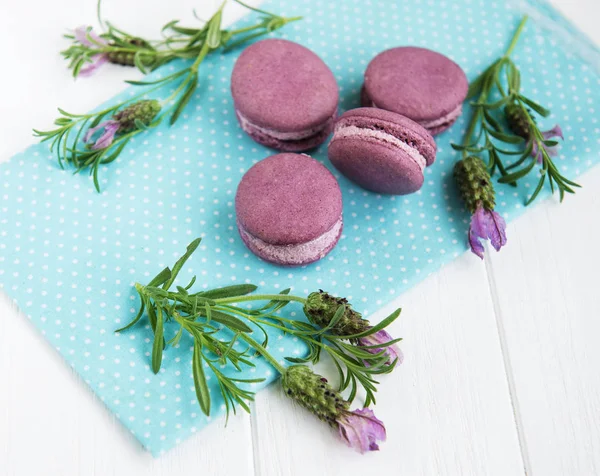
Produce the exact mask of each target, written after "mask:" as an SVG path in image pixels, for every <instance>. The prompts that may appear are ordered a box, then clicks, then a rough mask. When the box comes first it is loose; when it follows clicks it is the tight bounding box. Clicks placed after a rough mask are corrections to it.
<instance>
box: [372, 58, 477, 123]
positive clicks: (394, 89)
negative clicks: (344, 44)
mask: <svg viewBox="0 0 600 476" xmlns="http://www.w3.org/2000/svg"><path fill="white" fill-rule="evenodd" d="M468 88H469V83H468V80H467V78H466V76H465V73H464V72H463V70H462V69H461V68H460V66H458V65H457V64H456V63H455V62H453V61H452V60H450V59H449V58H447V57H446V56H444V55H442V54H440V53H437V52H435V51H431V50H428V49H425V48H417V47H398V48H392V49H389V50H386V51H384V52H382V53H380V54H379V55H377V56H376V57H375V58H374V59H373V60H372V61H371V62H370V63H369V65H368V67H367V70H366V72H365V81H364V91H363V92H362V95H361V96H362V98H361V99H362V101H363V104H366V103H372V104H374V105H375V106H376V107H378V108H381V109H386V110H389V111H393V112H397V113H399V114H403V115H405V116H407V117H409V118H410V119H412V120H414V121H417V122H422V121H431V120H435V119H438V118H440V117H443V116H445V115H447V114H449V113H450V112H451V111H453V110H454V109H456V107H457V106H459V105H460V104H461V103H462V102H463V101H464V100H465V98H466V95H467V91H468ZM369 105H371V104H369Z"/></svg>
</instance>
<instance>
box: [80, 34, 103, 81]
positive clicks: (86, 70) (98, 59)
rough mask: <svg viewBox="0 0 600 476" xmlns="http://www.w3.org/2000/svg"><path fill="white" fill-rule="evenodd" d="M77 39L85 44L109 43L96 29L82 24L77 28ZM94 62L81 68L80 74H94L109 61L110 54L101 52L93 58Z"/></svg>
mask: <svg viewBox="0 0 600 476" xmlns="http://www.w3.org/2000/svg"><path fill="white" fill-rule="evenodd" d="M75 40H77V41H78V42H79V43H81V44H82V45H84V46H88V47H94V46H95V47H98V46H103V45H107V44H108V42H107V41H106V40H105V39H103V38H101V37H100V36H98V35H97V34H96V33H94V31H93V30H92V29H91V28H89V27H86V26H80V27H79V28H76V29H75ZM91 60H92V62H91V63H90V64H89V65H87V66H85V67H83V68H81V69H80V70H79V75H80V76H90V75H92V74H93V73H94V72H95V71H96V70H97V69H98V68H99V67H100V66H102V65H103V64H104V63H106V62H107V61H108V55H107V54H106V53H99V54H96V55H94V56H92V58H91Z"/></svg>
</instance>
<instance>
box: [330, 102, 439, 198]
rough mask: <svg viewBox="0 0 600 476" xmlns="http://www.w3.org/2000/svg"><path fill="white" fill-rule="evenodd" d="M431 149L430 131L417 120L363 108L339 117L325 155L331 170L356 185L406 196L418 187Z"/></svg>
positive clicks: (433, 147)
mask: <svg viewBox="0 0 600 476" xmlns="http://www.w3.org/2000/svg"><path fill="white" fill-rule="evenodd" d="M436 150H437V148H436V145H435V141H434V140H433V137H432V136H431V134H430V133H429V132H428V131H427V130H426V129H425V128H424V127H422V126H420V125H419V124H417V123H416V122H414V121H412V120H410V119H408V118H407V117H404V116H402V115H400V114H396V113H394V112H390V111H386V110H383V109H375V108H372V107H363V108H359V109H353V110H351V111H348V112H346V113H344V114H342V116H340V118H339V119H338V121H337V123H336V125H335V130H334V133H333V138H332V139H331V142H330V144H329V149H328V154H329V160H331V163H332V164H333V165H334V166H335V168H337V169H338V170H339V171H340V172H341V173H342V174H344V175H345V176H346V177H348V178H349V179H350V180H352V181H353V182H355V183H357V184H358V185H360V186H361V187H363V188H366V189H367V190H371V191H373V192H377V193H385V194H391V195H406V194H409V193H413V192H416V191H417V190H419V189H420V188H421V186H422V185H423V181H424V176H423V171H424V169H425V167H428V166H429V165H431V164H432V163H433V161H434V160H435V154H436Z"/></svg>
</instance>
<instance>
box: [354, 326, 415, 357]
mask: <svg viewBox="0 0 600 476" xmlns="http://www.w3.org/2000/svg"><path fill="white" fill-rule="evenodd" d="M391 340H393V338H392V336H391V335H389V334H388V333H387V332H386V331H385V330H384V329H381V330H380V331H377V332H376V333H374V334H371V335H368V336H366V337H361V338H360V339H358V345H362V346H367V347H371V346H376V345H381V344H387V343H388V342H389V341H391ZM365 350H366V351H367V352H370V353H371V354H378V353H379V352H381V351H382V350H383V351H385V355H386V356H387V358H388V360H387V362H386V363H387V365H390V364H391V363H392V362H394V361H395V360H396V359H398V363H399V364H401V363H402V361H403V360H404V355H403V354H402V351H401V350H400V349H399V348H398V346H397V345H396V344H392V345H389V346H387V347H372V348H370V349H365Z"/></svg>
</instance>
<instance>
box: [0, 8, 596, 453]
mask: <svg viewBox="0 0 600 476" xmlns="http://www.w3.org/2000/svg"><path fill="white" fill-rule="evenodd" d="M267 6H268V8H269V9H270V10H272V11H276V12H285V14H287V15H290V16H292V15H303V16H304V17H305V18H304V20H302V21H301V22H298V23H294V24H291V25H289V26H287V27H286V28H285V29H283V30H280V31H278V32H276V33H274V35H275V36H280V37H284V38H287V39H289V40H293V41H297V42H299V43H301V44H303V45H305V46H307V47H309V48H311V49H313V50H314V51H315V52H316V53H318V54H319V55H320V56H321V57H322V58H323V60H324V61H325V62H326V63H327V64H328V65H329V66H330V67H331V69H332V70H333V72H334V74H335V76H336V78H337V80H338V82H339V86H340V94H341V98H342V103H341V109H342V110H346V109H350V108H353V107H356V106H358V105H359V92H360V87H361V83H362V75H363V72H364V70H365V68H366V66H367V64H368V62H369V61H370V60H371V58H373V56H374V55H375V54H376V53H378V52H380V51H382V50H384V49H386V48H390V47H393V46H397V45H408V44H411V45H420V46H424V47H429V48H432V49H435V50H438V51H440V52H442V53H444V54H446V55H448V56H450V57H451V58H452V59H454V60H455V61H457V62H458V63H459V64H460V65H461V66H462V67H463V68H464V69H465V71H466V72H467V74H468V76H469V78H473V77H474V76H475V75H476V74H478V73H479V72H480V71H482V69H483V68H484V67H485V66H486V65H488V64H489V63H490V62H491V61H492V60H493V59H494V58H496V57H498V56H499V55H501V54H502V52H503V51H504V48H505V46H506V45H507V43H508V41H509V37H510V36H511V35H512V33H513V31H514V29H515V27H516V25H517V23H518V21H519V18H520V16H521V14H522V12H523V11H524V10H525V9H526V10H528V11H529V12H530V13H532V14H535V15H537V17H535V16H534V21H532V22H531V23H530V24H529V25H528V27H527V29H526V31H525V34H524V36H523V37H522V41H521V42H520V44H519V46H518V48H517V50H516V52H515V55H514V58H515V60H516V61H517V62H518V64H519V65H520V67H521V68H522V72H523V89H524V92H525V93H526V94H528V95H530V96H531V97H533V98H534V99H538V100H540V101H541V102H542V103H543V104H545V105H547V106H549V107H550V108H551V109H552V111H553V116H552V117H550V118H548V119H544V120H543V122H542V126H543V127H544V128H548V129H549V128H551V127H552V126H554V124H555V123H559V124H561V126H562V128H563V130H564V132H565V136H566V137H565V138H566V141H565V143H564V145H562V148H561V153H560V156H559V158H558V159H557V160H558V166H559V168H560V170H561V171H562V172H563V173H565V174H566V175H567V176H570V177H575V178H576V177H577V176H578V175H579V174H581V173H582V172H583V171H585V170H586V169H588V168H589V167H591V166H592V165H594V164H595V163H597V162H598V161H599V159H600V157H599V151H600V124H599V123H598V118H599V117H600V116H599V114H598V111H599V109H600V87H599V86H600V80H599V76H598V71H599V69H600V68H599V66H598V65H599V64H600V62H599V60H598V57H599V55H598V53H597V52H596V51H594V49H593V47H592V46H590V45H589V44H587V43H586V42H585V40H584V39H582V38H580V37H579V35H578V34H575V33H573V32H572V31H571V32H570V31H569V30H570V27H569V26H568V25H566V24H565V23H564V21H563V20H562V19H560V17H558V16H556V14H555V13H554V12H553V11H552V10H548V9H547V7H546V6H545V5H544V4H541V3H540V4H538V3H537V2H528V3H523V4H519V5H516V6H515V5H513V6H509V5H506V4H505V3H504V2H501V1H497V2H492V1H488V0H460V1H458V0H457V1H452V2H450V1H444V0H410V1H409V0H406V1H398V2H388V1H376V0H371V1H368V0H344V1H336V2H322V1H320V0H298V1H295V2H287V1H286V2H283V1H281V2H279V1H271V2H268V3H267ZM549 14H550V15H549ZM550 17H553V18H550ZM254 21H256V16H255V15H250V16H249V17H247V18H246V19H244V20H243V21H242V23H250V22H254ZM583 52H587V56H585V58H586V59H585V60H584V59H583V57H584V55H583ZM239 53H240V50H236V51H233V52H230V53H227V54H225V55H215V56H213V57H210V58H209V59H207V60H206V61H205V63H204V64H203V66H202V70H201V72H202V79H201V81H200V84H199V86H198V89H197V92H196V95H195V98H194V100H193V101H192V103H191V104H190V106H188V108H187V110H186V113H185V114H184V115H183V117H182V118H181V119H180V121H179V122H178V123H177V124H176V125H175V126H174V127H171V128H168V127H167V126H166V125H165V126H163V127H160V128H159V129H158V130H155V131H152V132H149V133H145V134H143V135H141V136H139V137H138V138H137V139H135V140H134V141H132V142H131V143H130V145H129V146H128V147H127V149H125V150H124V151H123V153H122V154H121V157H120V158H119V159H118V160H117V161H116V162H115V163H113V164H112V165H111V166H110V167H105V168H104V169H103V170H102V173H101V178H102V188H103V192H102V194H97V193H96V192H95V191H94V187H93V184H92V181H91V179H90V178H89V177H88V176H87V175H85V174H83V175H75V176H73V175H72V171H71V170H64V171H63V170H61V169H60V168H59V167H58V166H57V165H56V163H55V158H54V157H53V156H52V154H50V153H49V152H48V150H47V147H46V146H45V145H35V146H33V147H31V148H29V149H28V150H26V151H25V152H23V153H21V154H19V155H17V156H15V157H14V158H12V159H11V160H10V161H9V162H8V163H5V164H2V165H0V198H1V201H0V286H1V287H2V289H3V291H4V292H5V293H7V294H8V295H9V296H11V297H12V298H14V299H15V301H16V302H17V303H18V305H19V307H20V309H21V310H22V311H23V312H24V313H25V314H26V315H27V317H28V318H29V319H30V320H31V321H32V322H33V323H34V324H35V325H36V326H37V327H38V328H39V329H40V330H41V332H42V333H43V334H44V335H45V337H46V338H47V339H48V341H50V342H51V344H52V345H53V346H54V347H56V349H57V350H58V351H59V352H60V353H61V354H62V355H63V356H64V358H65V359H66V360H67V361H68V362H69V364H70V365H71V366H72V367H73V368H74V369H75V370H76V371H77V372H78V373H79V374H80V375H81V376H82V378H83V379H84V380H85V382H86V383H88V384H89V385H90V387H92V389H93V390H94V391H95V392H96V393H97V394H98V395H99V397H100V398H101V399H102V401H103V402H104V403H105V404H106V405H107V406H108V407H109V408H110V409H111V410H112V411H113V412H115V414H116V415H117V416H118V418H119V419H120V420H121V421H122V422H123V424H124V425H126V426H127V427H128V428H129V429H130V430H131V432H132V433H133V434H134V435H135V436H136V437H137V438H138V439H139V440H140V441H141V443H142V444H143V445H144V446H145V447H146V448H148V449H149V450H150V451H152V453H154V454H160V453H161V452H163V451H165V450H166V449H168V448H171V447H173V446H174V445H175V444H176V443H178V442H179V441H181V440H183V439H185V438H187V437H188V436H190V435H191V434H193V433H195V432H196V431H198V430H200V429H201V428H202V427H203V426H205V425H207V424H208V423H209V421H210V420H211V418H206V417H205V416H204V415H203V414H202V412H201V411H200V409H199V407H198V405H197V403H196V397H195V393H194V386H193V381H192V375H191V351H190V345H191V342H190V341H189V340H185V339H184V340H182V341H181V343H180V345H179V346H178V348H169V349H168V350H167V351H166V352H165V353H164V361H163V367H162V370H161V371H160V373H159V374H158V375H154V374H153V373H152V372H151V370H150V367H149V362H150V350H151V331H150V329H149V328H148V327H147V326H146V327H144V325H139V326H138V327H136V328H135V329H133V330H131V331H128V332H125V333H122V334H116V333H115V332H114V330H115V329H116V328H118V327H120V326H122V325H123V324H124V323H126V322H128V321H129V320H130V319H131V318H132V316H133V315H134V313H135V310H136V307H137V305H138V301H137V297H136V295H135V292H134V290H133V288H132V286H133V284H134V282H135V281H140V282H142V283H144V282H148V281H149V279H150V278H151V277H152V276H154V275H155V274H156V273H157V272H158V271H160V270H161V269H162V268H163V267H164V266H167V265H171V264H172V263H173V262H174V261H175V260H176V258H177V257H178V256H180V254H181V253H182V252H183V251H184V250H185V247H186V245H187V244H188V243H189V242H190V241H192V239H193V238H195V237H197V236H203V237H204V241H203V242H202V245H201V247H200V249H199V250H198V251H197V253H196V254H195V255H194V256H193V258H192V259H191V260H190V261H189V262H188V264H187V265H186V266H185V268H184V269H183V270H182V273H181V275H180V282H187V280H188V279H189V278H190V277H191V276H192V275H193V274H197V275H198V283H199V286H203V287H205V288H206V287H209V286H210V287H214V286H216V285H226V284H233V283H245V282H252V283H255V284H257V285H259V286H260V287H261V288H262V289H263V290H264V291H267V292H278V291H280V290H282V289H284V288H286V287H292V288H293V292H294V293H299V294H307V293H309V292H311V291H313V290H316V289H318V288H323V289H326V290H328V291H331V292H333V293H339V294H341V295H345V296H347V297H348V298H349V299H350V300H351V301H352V302H353V303H354V304H355V306H356V307H357V308H358V309H360V310H363V311H364V312H365V314H367V315H368V314H369V313H370V312H373V311H374V310H376V309H377V308H379V307H380V306H382V305H383V304H385V303H387V302H389V301H390V300H392V299H394V298H395V297H397V296H398V295H399V294H400V293H402V292H403V291H404V290H406V289H407V288H409V287H410V286H412V285H414V284H415V283H416V282H418V281H420V280H421V279H423V278H424V277H425V276H426V275H427V274H429V273H431V272H433V271H434V270H436V269H438V268H439V267H440V266H442V265H443V264H444V263H445V262H447V261H449V260H451V259H453V258H454V257H456V256H458V255H459V254H461V253H463V252H464V251H465V250H466V230H467V227H468V218H469V217H468V215H467V213H466V212H465V211H464V210H463V208H462V206H461V203H460V202H459V200H458V198H457V195H456V190H455V187H454V184H453V181H452V167H453V164H454V162H455V160H456V159H457V154H456V153H455V152H454V151H453V150H452V149H451V147H450V143H451V142H452V141H459V140H460V138H461V134H462V132H463V131H464V129H465V119H466V117H465V116H463V118H462V119H460V120H459V121H458V123H457V124H456V125H454V127H452V128H451V129H450V130H449V131H448V132H446V133H444V134H442V135H440V136H438V137H437V142H438V146H439V153H438V159H437V161H436V163H435V164H434V165H433V166H432V167H430V168H428V169H427V170H426V172H425V184H424V186H423V188H422V190H421V191H420V192H418V193H416V194H414V195H410V196H405V197H390V196H381V195H376V194H373V193H369V192H366V191H364V190H362V189H360V188H358V187H356V186H355V185H353V184H352V183H350V182H348V181H347V180H346V179H345V178H344V177H341V176H340V175H339V174H338V173H337V172H336V171H334V173H335V175H336V177H337V178H338V180H339V182H340V185H341V187H342V190H343V194H344V220H345V224H346V227H345V230H344V234H343V236H342V238H341V240H340V242H339V244H338V246H337V248H336V249H335V250H334V251H333V252H332V253H331V254H330V255H328V256H327V257H326V258H325V259H323V260H322V261H320V262H318V263H316V264H313V265H310V266H308V267H304V268H298V269H284V268H278V267H275V266H272V265H269V264H267V263H265V262H262V261H260V260H259V259H258V258H256V257H255V256H254V255H252V254H251V253H249V252H248V250H247V249H246V248H245V247H244V245H243V244H242V242H241V240H240V238H239V236H238V233H237V230H236V226H235V216H234V196H235V191H236V186H237V184H238V182H239V180H240V179H241V177H242V175H243V174H244V172H245V171H246V170H248V168H250V166H252V164H254V163H256V162H257V161H259V160H261V159H263V158H264V157H266V156H268V155H270V154H272V153H273V152H272V151H270V150H268V149H266V148H264V147H262V146H260V145H258V144H256V143H254V142H253V141H252V140H251V139H250V138H248V137H247V136H246V135H245V134H244V133H243V132H242V131H241V129H240V128H239V126H238V124H237V121H236V119H235V115H234V111H233V104H232V100H231V97H230V94H229V80H230V74H231V70H232V66H233V63H234V61H235V59H236V57H237V56H238V55H239ZM177 66H178V65H177V64H173V65H168V66H166V67H165V68H163V69H162V70H160V71H158V72H156V73H154V76H158V75H161V74H162V75H165V74H167V73H169V71H170V70H173V69H174V68H176V67H177ZM135 91H137V90H135ZM131 94H134V89H133V88H131V89H128V90H126V91H125V92H123V93H122V94H121V95H120V96H118V97H116V98H114V99H113V100H111V101H110V103H114V102H115V101H119V100H123V99H125V98H127V97H128V96H129V95H131ZM167 94H168V91H166V90H163V91H160V92H159V93H158V97H166V95H167ZM313 155H314V156H315V157H316V158H317V159H318V160H320V161H322V162H324V163H325V165H326V166H328V167H329V168H331V167H330V164H329V163H328V162H327V159H326V147H325V146H322V147H321V148H320V149H319V150H317V151H316V152H315V153H314V154H313ZM535 183H536V175H535V174H531V176H530V177H528V178H527V179H526V180H524V181H523V182H522V183H521V184H520V185H519V187H518V188H516V189H513V188H510V187H503V186H500V185H498V187H497V190H498V209H499V211H500V212H501V213H502V214H503V215H504V217H505V218H506V219H508V220H511V219H513V218H515V217H516V216H517V215H519V214H520V213H522V212H523V211H524V206H523V203H524V200H525V199H526V197H527V196H528V195H529V194H530V193H531V191H532V190H533V188H534V186H535ZM509 239H510V237H509ZM509 246H510V242H509ZM473 259H476V258H473ZM289 309H290V310H291V311H293V312H294V313H295V315H300V314H301V310H300V309H299V308H298V307H294V306H290V307H289ZM167 332H171V333H173V332H175V329H174V328H169V329H168V330H167ZM407 337H410V336H407ZM269 348H270V350H271V351H272V352H273V353H274V354H275V355H276V356H277V357H278V358H280V359H283V356H286V355H301V354H302V353H303V352H304V351H305V349H304V348H303V347H302V345H301V344H300V343H299V342H297V341H296V340H295V339H292V338H290V337H289V336H286V337H284V336H282V335H277V334H274V335H273V336H272V339H271V343H270V345H269ZM256 364H257V366H256V368H255V369H252V370H248V371H247V372H246V374H247V375H244V376H251V377H265V378H266V381H265V383H264V384H257V385H255V387H254V388H255V389H257V390H258V389H259V388H260V387H262V386H264V385H266V384H267V383H268V382H270V381H272V380H273V379H274V378H275V377H276V375H275V372H274V371H273V370H272V369H271V368H270V367H269V366H268V365H266V364H265V363H264V362H263V361H262V360H261V359H256ZM209 384H210V385H211V391H212V396H213V399H214V403H213V408H214V409H215V413H214V415H213V416H212V418H213V419H214V418H215V416H217V415H218V414H219V413H222V411H223V408H224V407H223V405H222V401H221V400H220V396H219V395H218V392H217V389H216V386H215V384H216V382H215V381H214V379H212V380H211V381H209Z"/></svg>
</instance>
